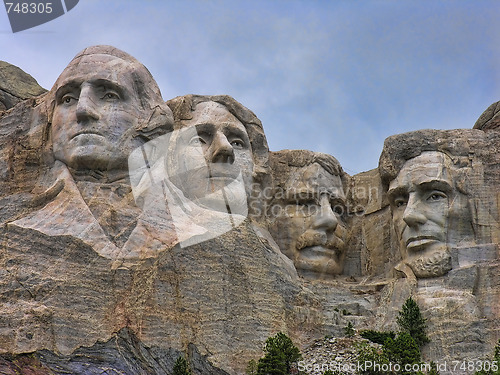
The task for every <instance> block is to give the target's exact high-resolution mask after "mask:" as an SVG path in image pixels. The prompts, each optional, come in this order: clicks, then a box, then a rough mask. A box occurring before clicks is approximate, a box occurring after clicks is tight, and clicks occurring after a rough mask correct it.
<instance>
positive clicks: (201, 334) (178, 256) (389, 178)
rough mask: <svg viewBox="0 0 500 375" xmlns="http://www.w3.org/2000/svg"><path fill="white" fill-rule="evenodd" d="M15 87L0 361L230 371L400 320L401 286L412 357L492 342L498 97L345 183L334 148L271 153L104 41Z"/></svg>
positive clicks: (499, 284)
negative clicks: (43, 81)
mask: <svg viewBox="0 0 500 375" xmlns="http://www.w3.org/2000/svg"><path fill="white" fill-rule="evenodd" d="M9 71H16V69H13V68H9ZM2 74H3V73H2ZM16 74H17V73H16ZM18 76H22V74H21V75H19V74H18ZM9 77H11V76H9ZM96 79H97V80H96ZM12 80H14V81H16V82H17V81H19V80H18V79H17V78H16V79H14V78H8V77H7V78H5V79H4V80H3V81H2V82H3V83H2V84H3V85H4V86H5V87H11V86H12V85H13V84H14V83H13V82H12ZM26 82H29V80H27V81H26ZM95 82H99V84H95ZM9 85H10V86H9ZM16 85H17V86H16V87H18V89H17V90H18V93H22V95H21V94H19V95H18V97H19V98H22V99H24V100H22V101H20V102H19V103H18V104H17V105H15V106H14V107H13V108H10V109H8V110H7V111H4V112H1V117H0V145H1V147H0V174H1V176H2V177H1V178H0V238H1V239H2V242H1V245H0V246H1V247H0V302H1V307H0V372H2V373H6V374H10V373H12V374H14V373H25V374H63V373H72V374H94V373H96V374H97V373H102V372H103V371H107V373H110V374H115V373H116V374H170V373H171V372H172V368H173V364H174V363H175V360H176V359H177V358H178V357H179V356H180V355H182V356H184V357H186V358H187V359H188V362H189V363H190V366H191V369H192V370H193V373H194V374H204V375H206V374H214V375H215V374H221V375H222V374H230V375H233V374H243V373H244V370H245V368H246V365H247V363H248V361H249V360H251V359H257V358H259V357H260V356H261V355H262V345H263V344H264V342H265V340H266V339H267V338H268V337H269V336H271V335H274V334H276V333H277V332H279V331H281V332H285V333H286V334H288V335H289V336H290V337H291V338H292V339H293V340H294V342H295V343H296V344H297V345H298V346H299V347H300V348H301V349H305V348H307V347H308V346H309V345H310V344H312V345H313V346H312V348H314V345H315V344H314V343H315V342H317V341H316V340H318V339H321V338H323V337H325V335H326V336H333V337H341V336H343V332H344V327H345V326H346V325H347V324H348V323H349V322H350V323H351V324H353V326H354V327H355V328H356V329H358V330H360V329H380V330H389V329H395V328H396V316H397V311H398V310H400V308H401V306H402V304H403V303H404V301H405V300H406V298H407V297H409V296H413V297H414V298H415V299H416V300H417V302H418V303H419V305H420V308H421V310H422V312H423V315H424V316H425V317H426V318H427V322H428V335H429V337H430V338H431V342H430V343H429V344H427V345H426V346H425V347H424V348H423V354H424V359H425V360H428V361H429V360H434V361H438V362H442V361H445V360H447V361H451V360H465V359H479V358H484V357H485V356H486V355H487V354H489V353H490V352H491V351H492V349H493V347H494V345H495V344H496V343H497V342H498V339H499V338H500V330H499V327H500V302H499V301H500V260H499V259H500V250H499V243H500V229H499V228H500V226H499V223H500V203H499V201H500V189H499V186H500V168H499V165H500V163H499V159H498V158H499V156H498V155H500V138H499V137H498V133H497V132H496V131H490V130H494V129H495V125H494V124H495V123H496V122H495V121H496V120H495V119H496V117H495V116H496V112H497V111H496V109H497V107H498V106H495V105H494V106H492V107H490V108H489V109H488V110H487V111H486V112H485V114H483V116H481V118H480V119H479V120H478V123H476V126H475V129H457V130H447V131H443V130H421V131H415V132H410V133H405V134H399V135H395V136H392V137H389V138H388V139H387V140H386V142H385V145H384V149H383V150H382V154H381V157H380V161H379V167H378V168H377V169H374V170H371V171H367V172H363V173H360V174H357V175H354V176H348V175H347V174H346V173H345V172H343V170H342V168H341V166H340V164H339V163H338V161H337V160H336V159H335V158H334V157H332V156H330V155H326V154H321V153H317V152H311V151H307V150H283V151H278V152H270V151H269V149H268V146H267V142H266V138H265V132H264V128H263V125H262V123H261V122H260V120H259V119H258V118H257V116H256V115H255V114H254V113H253V112H252V111H251V110H249V109H248V108H246V107H244V106H243V105H241V104H240V103H238V102H237V101H236V100H234V99H233V98H231V97H229V96H226V95H219V96H203V95H185V96H180V97H177V98H174V99H171V100H169V101H168V102H165V101H164V100H163V99H162V98H161V94H160V90H159V88H158V86H157V85H156V83H155V81H154V79H153V77H151V74H150V73H149V71H148V70H147V69H146V68H145V67H144V66H143V65H142V64H141V63H140V62H138V61H137V60H136V59H135V58H133V57H132V56H130V55H128V54H126V53H125V52H123V51H120V50H117V49H116V48H113V47H109V46H95V47H90V48H87V49H85V50H84V51H82V52H81V53H79V54H78V55H77V56H76V57H75V58H74V59H73V60H72V61H71V62H70V64H69V65H68V67H67V68H66V69H65V70H64V72H63V73H62V74H61V76H60V77H59V78H58V80H57V81H56V83H55V85H54V87H53V88H52V89H51V91H49V92H47V93H45V94H43V92H39V91H36V90H35V91H30V90H31V89H28V88H26V87H27V86H22V85H21V86H20V85H19V84H18V83H17V84H16ZM2 88H3V86H2ZM12 92H13V91H12ZM40 94H42V95H40ZM23 95H24V96H23ZM37 95H40V96H37ZM9 100H10V99H9ZM3 103H6V102H3ZM9 103H11V102H9ZM8 105H9V106H10V105H11V104H8ZM4 106H5V107H6V108H7V105H4ZM478 124H479V125H478ZM307 352H308V353H314V350H308V351H307ZM309 357H311V358H309ZM307 358H308V360H310V361H312V362H314V363H319V362H318V361H321V360H322V359H321V358H319V357H317V358H316V357H315V356H314V354H311V355H309V356H308V357H307ZM339 360H340V359H339Z"/></svg>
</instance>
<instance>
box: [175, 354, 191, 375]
mask: <svg viewBox="0 0 500 375" xmlns="http://www.w3.org/2000/svg"><path fill="white" fill-rule="evenodd" d="M173 375H191V370H190V369H189V364H188V363H187V361H186V360H185V359H184V357H183V356H179V357H177V360H176V361H175V364H174V374H173Z"/></svg>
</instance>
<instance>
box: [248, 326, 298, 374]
mask: <svg viewBox="0 0 500 375" xmlns="http://www.w3.org/2000/svg"><path fill="white" fill-rule="evenodd" d="M264 352H265V355H264V357H262V358H261V359H259V362H258V364H257V374H258V375H288V374H290V372H291V369H292V367H293V366H294V365H295V364H296V363H297V362H298V361H300V360H301V359H302V355H301V354H300V350H299V348H297V347H296V346H295V345H294V344H293V342H292V340H291V339H290V338H289V337H288V336H287V335H285V334H284V333H282V332H279V333H278V334H277V335H276V336H273V337H269V338H268V339H267V340H266V345H265V347H264Z"/></svg>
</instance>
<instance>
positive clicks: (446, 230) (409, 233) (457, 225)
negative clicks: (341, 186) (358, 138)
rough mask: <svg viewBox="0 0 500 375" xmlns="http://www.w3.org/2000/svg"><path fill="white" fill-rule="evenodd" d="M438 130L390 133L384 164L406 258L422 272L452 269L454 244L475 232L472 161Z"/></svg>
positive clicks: (432, 274) (422, 275)
mask: <svg viewBox="0 0 500 375" xmlns="http://www.w3.org/2000/svg"><path fill="white" fill-rule="evenodd" d="M437 133H438V132H436V131H420V132H418V133H417V132H415V133H413V134H412V133H407V134H406V135H405V134H402V135H398V136H393V137H390V138H389V139H388V140H386V143H385V145H384V151H383V153H382V156H381V167H379V168H380V171H381V177H382V180H383V181H385V183H386V187H387V197H388V199H389V203H390V205H391V211H392V219H393V225H394V229H395V232H396V235H397V240H398V242H399V244H400V250H401V254H402V258H403V261H404V262H405V263H407V264H408V265H409V266H410V268H411V269H412V270H413V272H414V274H415V276H417V277H419V278H425V277H437V276H442V275H444V274H446V273H447V272H448V271H450V270H451V268H452V263H451V255H450V248H451V247H452V246H455V245H456V244H458V243H460V242H463V241H465V240H466V239H470V238H471V237H472V235H473V230H472V216H471V210H470V205H469V190H470V189H469V188H468V186H467V183H468V177H469V172H470V167H469V161H468V160H467V159H466V158H464V157H461V156H460V154H461V153H464V151H465V150H464V149H461V148H460V147H456V148H455V147H453V146H452V147H449V145H446V144H441V141H442V140H443V138H444V137H441V138H440V137H439V134H437ZM405 137H406V141H405V139H403V138H405ZM444 143H446V142H444ZM411 146H413V149H411V150H409V149H405V147H411ZM455 146H456V145H455ZM391 161H392V162H391ZM390 164H392V165H390Z"/></svg>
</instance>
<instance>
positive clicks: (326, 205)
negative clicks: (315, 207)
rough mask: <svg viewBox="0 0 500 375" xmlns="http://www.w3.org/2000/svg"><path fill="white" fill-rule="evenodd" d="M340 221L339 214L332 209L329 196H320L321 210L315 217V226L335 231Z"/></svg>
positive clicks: (315, 227)
mask: <svg viewBox="0 0 500 375" xmlns="http://www.w3.org/2000/svg"><path fill="white" fill-rule="evenodd" d="M338 223H339V222H338V219H337V216H336V215H335V213H334V212H333V210H332V206H331V205H330V201H329V199H328V196H322V197H321V198H320V211H319V212H318V213H317V214H316V216H315V217H314V221H313V228H314V229H323V230H325V231H334V230H335V228H337V225H338Z"/></svg>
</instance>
